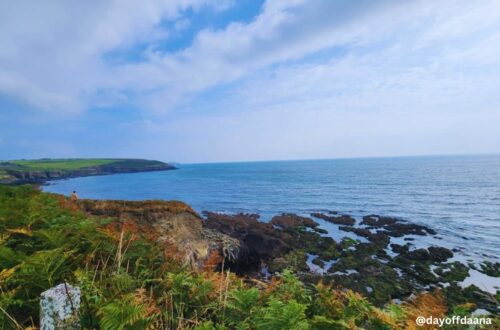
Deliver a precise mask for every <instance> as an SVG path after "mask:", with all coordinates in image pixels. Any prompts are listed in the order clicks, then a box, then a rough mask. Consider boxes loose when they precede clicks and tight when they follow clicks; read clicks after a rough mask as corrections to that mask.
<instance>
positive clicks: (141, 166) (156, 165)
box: [0, 159, 176, 184]
mask: <svg viewBox="0 0 500 330" xmlns="http://www.w3.org/2000/svg"><path fill="white" fill-rule="evenodd" d="M173 169H176V167H174V166H172V165H170V164H167V163H163V162H160V161H150V160H143V159H120V160H116V161H113V162H111V163H109V164H103V165H95V166H86V167H81V168H78V169H71V170H68V169H51V170H43V169H33V168H30V167H28V166H23V165H18V164H14V163H10V162H3V163H0V170H1V171H2V172H3V173H4V174H3V175H0V184H2V183H3V184H25V183H33V184H40V183H44V182H47V181H50V180H58V179H68V178H76V177H81V176H93V175H109V174H117V173H134V172H150V171H165V170H173Z"/></svg>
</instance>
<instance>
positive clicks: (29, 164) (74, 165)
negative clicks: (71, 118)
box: [9, 159, 117, 170]
mask: <svg viewBox="0 0 500 330" xmlns="http://www.w3.org/2000/svg"><path fill="white" fill-rule="evenodd" d="M116 161H117V159H40V160H14V161H10V162H9V163H12V164H16V165H21V166H23V167H25V168H26V169H28V170H78V169H81V168H84V167H92V166H99V165H106V164H111V163H113V162H116Z"/></svg>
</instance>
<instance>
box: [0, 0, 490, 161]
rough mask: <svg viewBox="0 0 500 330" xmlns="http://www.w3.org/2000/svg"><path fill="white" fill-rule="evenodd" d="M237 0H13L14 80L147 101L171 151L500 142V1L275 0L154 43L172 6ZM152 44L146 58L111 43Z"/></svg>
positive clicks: (9, 23) (66, 99)
mask: <svg viewBox="0 0 500 330" xmlns="http://www.w3.org/2000/svg"><path fill="white" fill-rule="evenodd" d="M233 4H235V3H234V2H233V1H223V2H217V1H215V0H205V1H204V0H190V1H180V0H179V1H143V2H136V1H95V2H93V1H92V2H91V1H85V2H57V1H48V2H43V3H41V2H36V3H34V2H27V1H25V2H23V1H18V2H11V3H7V2H4V3H2V4H0V93H3V94H7V95H9V96H15V97H18V98H20V99H23V100H24V101H26V102H28V103H30V104H31V105H33V106H35V107H37V108H41V109H46V110H55V111H56V112H60V113H64V112H78V111H82V110H84V109H86V108H87V107H89V106H92V105H105V106H109V107H112V106H117V105H130V104H132V105H135V106H136V107H137V108H139V109H140V110H138V111H142V117H141V116H139V117H140V118H142V119H139V120H138V123H132V124H130V125H132V126H131V129H130V130H133V131H134V132H135V134H136V135H137V136H135V140H134V142H133V143H134V146H136V147H137V148H136V149H137V150H148V148H151V153H154V152H158V151H159V150H164V152H166V153H167V152H168V153H169V154H170V155H171V156H170V157H169V158H170V159H179V160H216V159H259V158H302V157H307V158H310V157H332V156H348V155H351V156H352V155H362V154H363V153H364V154H366V155H376V154H381V153H384V150H385V151H386V153H387V154H398V153H412V152H413V153H433V152H432V150H433V149H432V146H435V149H434V150H436V151H439V152H441V151H442V152H445V151H446V150H449V151H457V150H460V148H461V147H463V148H464V149H466V147H467V150H471V151H473V150H476V151H488V150H489V151H495V150H496V151H500V150H498V147H499V146H496V147H495V145H494V144H492V143H490V142H488V143H482V142H481V141H482V140H483V141H484V140H487V141H495V139H496V140H500V133H495V130H494V129H493V127H495V125H494V124H495V123H497V124H498V121H499V115H498V113H499V110H498V108H497V104H498V103H499V101H500V97H499V96H497V94H498V92H497V90H498V86H500V63H499V60H498V54H499V53H500V5H499V3H498V1H496V0H485V1H480V2H474V1H465V0H459V1H454V0H443V1H423V0H420V1H419V0H414V1H403V0H401V1H389V0H379V1H357V2H353V1H347V0H337V1H332V0H313V1H306V0H292V1H281V0H268V1H266V3H265V4H264V6H263V8H262V11H261V13H260V14H259V15H258V16H257V17H255V19H253V20H252V21H250V22H249V23H241V22H233V23H231V24H229V25H228V26H227V27H225V28H223V29H219V30H212V29H208V28H207V29H204V30H202V31H199V33H198V34H197V35H196V36H195V38H194V40H192V43H191V44H190V45H189V46H188V47H186V48H184V49H182V50H180V51H176V52H170V53H169V52H164V51H162V50H161V49H162V48H161V47H159V48H158V47H154V46H152V45H156V44H158V43H163V42H165V43H168V42H169V39H168V38H169V33H170V32H171V31H167V30H165V28H162V25H161V24H160V22H162V21H165V20H168V21H171V23H172V24H173V26H174V29H175V26H176V25H177V28H178V29H180V30H182V29H184V28H189V27H188V26H187V24H189V22H190V20H192V19H195V18H191V17H190V18H189V19H188V18H186V17H185V16H184V15H183V13H184V11H185V10H186V9H187V8H194V9H195V10H196V9H197V8H201V6H212V7H214V8H215V10H224V9H226V8H228V6H231V5H233ZM179 33H181V32H179ZM137 45H144V46H145V47H144V49H145V51H144V53H143V54H142V55H143V57H144V60H143V61H141V62H137V61H135V62H129V63H126V62H125V63H123V62H121V63H109V62H107V61H106V60H105V59H104V57H105V55H106V54H108V53H109V52H112V51H117V50H118V51H124V52H126V50H127V49H131V48H134V47H135V46H137ZM221 88H222V89H223V90H224V91H225V92H221V91H220V90H218V89H221ZM207 94H208V95H209V97H207ZM172 109H173V110H176V111H174V112H175V113H179V112H182V111H185V110H186V109H187V110H189V112H190V115H189V116H190V118H188V119H179V118H177V117H175V116H172V115H171V114H170V113H169V110H172ZM151 110H152V111H151ZM2 111H4V110H2ZM7 111H11V110H7ZM118 111H119V110H117V112H118ZM496 126H498V125H496ZM422 135H425V137H423V136H422ZM227 136H230V137H231V138H227ZM358 140H359V141H358ZM437 140H439V141H438V142H436V141H437ZM158 141H161V142H158ZM165 141H167V142H165ZM398 141H399V143H398ZM160 144H161V145H160ZM148 146H151V147H148ZM235 146H238V148H239V149H238V150H236V148H235ZM377 146H379V147H380V148H379V149H376V147H377ZM495 148H496V149H495ZM174 150H175V153H173V154H172V152H173V151H174ZM372 150H374V151H372ZM187 152H191V153H192V155H188V154H187ZM177 155H181V156H177ZM153 156H154V155H153ZM193 157H194V158H193Z"/></svg>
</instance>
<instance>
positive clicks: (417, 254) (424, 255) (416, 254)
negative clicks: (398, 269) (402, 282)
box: [404, 249, 430, 261]
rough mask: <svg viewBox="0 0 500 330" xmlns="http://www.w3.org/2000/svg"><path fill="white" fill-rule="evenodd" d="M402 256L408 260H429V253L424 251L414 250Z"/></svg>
mask: <svg viewBox="0 0 500 330" xmlns="http://www.w3.org/2000/svg"><path fill="white" fill-rule="evenodd" d="M404 256H405V257H406V258H408V259H413V260H420V261H425V260H429V259H430V254H429V251H427V250H426V249H416V250H413V251H410V252H407V253H405V254H404Z"/></svg>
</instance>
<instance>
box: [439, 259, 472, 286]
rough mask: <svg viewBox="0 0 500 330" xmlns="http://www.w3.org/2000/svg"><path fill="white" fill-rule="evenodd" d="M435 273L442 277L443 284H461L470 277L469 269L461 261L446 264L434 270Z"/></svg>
mask: <svg viewBox="0 0 500 330" xmlns="http://www.w3.org/2000/svg"><path fill="white" fill-rule="evenodd" d="M434 272H435V273H436V274H437V275H439V276H441V281H442V282H448V283H449V282H461V281H463V280H465V278H466V277H467V276H469V268H468V267H467V266H465V265H464V264H462V263H461V262H459V261H455V262H453V263H451V264H444V265H441V266H438V267H437V268H436V269H434Z"/></svg>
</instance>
